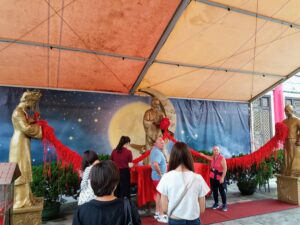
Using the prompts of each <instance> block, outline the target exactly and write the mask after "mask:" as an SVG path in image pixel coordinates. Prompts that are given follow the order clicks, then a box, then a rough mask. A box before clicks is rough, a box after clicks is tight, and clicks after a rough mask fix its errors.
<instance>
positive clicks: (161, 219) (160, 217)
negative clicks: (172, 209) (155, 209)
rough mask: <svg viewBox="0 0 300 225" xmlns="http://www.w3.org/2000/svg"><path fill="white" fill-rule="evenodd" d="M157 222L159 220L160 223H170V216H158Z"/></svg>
mask: <svg viewBox="0 0 300 225" xmlns="http://www.w3.org/2000/svg"><path fill="white" fill-rule="evenodd" d="M157 222H159V223H168V216H167V215H160V216H159V217H158V218H157Z"/></svg>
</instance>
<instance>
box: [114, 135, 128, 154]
mask: <svg viewBox="0 0 300 225" xmlns="http://www.w3.org/2000/svg"><path fill="white" fill-rule="evenodd" d="M127 143H130V138H129V137H127V136H122V137H121V138H120V141H119V144H118V145H117V147H116V149H117V151H118V152H121V151H122V149H123V146H124V145H125V144H127Z"/></svg>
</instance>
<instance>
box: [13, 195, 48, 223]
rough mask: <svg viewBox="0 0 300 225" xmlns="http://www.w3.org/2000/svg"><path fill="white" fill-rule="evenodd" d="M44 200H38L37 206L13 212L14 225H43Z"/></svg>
mask: <svg viewBox="0 0 300 225" xmlns="http://www.w3.org/2000/svg"><path fill="white" fill-rule="evenodd" d="M43 206H44V198H36V204H35V205H34V206H30V207H24V208H20V209H13V210H12V217H11V220H12V225H24V224H26V225H42V211H43Z"/></svg>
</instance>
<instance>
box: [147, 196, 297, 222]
mask: <svg viewBox="0 0 300 225" xmlns="http://www.w3.org/2000/svg"><path fill="white" fill-rule="evenodd" d="M298 207H299V206H297V205H291V204H287V203H284V202H280V201H278V200H275V199H264V200H257V201H251V202H241V203H235V204H231V205H228V211H227V212H223V211H221V210H213V209H206V210H205V213H204V215H203V216H201V222H202V224H204V225H205V224H212V223H220V222H224V221H228V220H236V219H240V218H244V217H249V216H256V215H261V214H268V213H272V212H278V211H283V210H287V209H294V208H298ZM142 224H143V225H150V224H151V225H161V224H162V223H158V222H156V220H154V218H153V217H144V218H142Z"/></svg>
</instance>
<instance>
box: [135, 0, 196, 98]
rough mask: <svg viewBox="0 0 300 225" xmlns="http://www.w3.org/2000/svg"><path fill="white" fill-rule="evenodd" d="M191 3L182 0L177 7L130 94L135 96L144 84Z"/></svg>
mask: <svg viewBox="0 0 300 225" xmlns="http://www.w3.org/2000/svg"><path fill="white" fill-rule="evenodd" d="M189 3H190V0H182V1H181V3H180V4H179V6H178V7H177V9H176V11H175V13H174V14H173V17H172V18H171V20H170V21H169V24H168V25H167V27H166V29H165V31H164V32H163V34H162V36H161V37H160V40H159V41H158V43H157V44H156V46H155V48H154V50H153V51H152V53H151V55H150V58H149V60H148V61H147V63H146V64H145V65H144V67H143V69H142V71H141V73H140V74H139V76H138V78H137V80H136V81H135V83H134V85H133V86H132V88H131V89H130V94H134V92H135V91H136V89H137V88H138V86H139V85H140V83H141V82H142V80H143V78H144V77H145V75H146V73H147V71H148V69H149V68H150V66H151V65H152V63H153V62H154V60H155V58H156V56H157V55H158V53H159V51H160V49H161V48H162V46H163V45H164V43H165V41H166V40H167V38H168V37H169V35H170V33H171V31H172V30H173V28H174V26H175V24H176V22H177V20H178V19H179V17H180V16H181V14H182V13H183V11H184V9H185V8H186V7H187V6H188V4H189Z"/></svg>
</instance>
